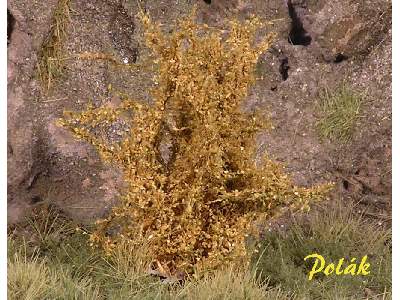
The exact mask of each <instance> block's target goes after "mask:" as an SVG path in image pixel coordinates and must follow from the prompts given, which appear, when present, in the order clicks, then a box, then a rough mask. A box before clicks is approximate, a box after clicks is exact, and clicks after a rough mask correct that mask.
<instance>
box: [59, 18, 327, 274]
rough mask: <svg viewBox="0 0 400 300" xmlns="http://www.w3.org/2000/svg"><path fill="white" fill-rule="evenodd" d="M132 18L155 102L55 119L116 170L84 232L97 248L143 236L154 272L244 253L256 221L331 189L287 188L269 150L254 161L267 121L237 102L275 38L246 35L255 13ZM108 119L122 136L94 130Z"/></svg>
mask: <svg viewBox="0 0 400 300" xmlns="http://www.w3.org/2000/svg"><path fill="white" fill-rule="evenodd" d="M140 19H141V20H142V25H143V28H144V32H145V34H144V37H145V42H146V45H147V47H148V48H149V49H150V50H151V58H152V59H151V61H153V62H154V64H155V66H156V70H157V76H156V77H155V78H154V89H153V90H152V91H151V95H152V98H153V100H154V101H153V103H152V104H144V102H143V101H136V100H132V99H124V100H123V101H122V102H121V104H120V105H119V106H118V107H110V106H102V107H98V108H95V107H93V106H89V107H88V109H87V110H86V111H84V112H80V113H75V112H66V113H65V117H64V119H63V120H61V121H60V123H61V125H63V126H65V127H67V128H69V129H70V130H72V132H73V133H74V134H75V135H76V136H77V137H78V138H80V139H83V140H86V141H88V142H89V143H91V144H92V145H94V146H95V147H96V149H97V150H98V152H99V153H100V155H101V157H102V158H103V159H104V160H105V161H107V162H112V163H113V164H117V165H118V166H120V167H121V168H122V169H123V172H124V179H125V181H126V186H125V187H124V188H125V191H124V195H123V197H122V198H121V199H120V202H119V205H117V206H115V207H114V208H113V209H112V211H111V212H110V214H109V216H108V217H107V218H106V219H103V220H99V221H98V222H97V225H96V230H95V231H94V232H93V233H92V234H91V241H92V243H93V244H94V245H99V246H101V247H103V248H104V249H105V250H106V251H107V252H112V251H113V249H115V248H116V247H117V245H118V244H120V243H126V242H129V243H132V244H135V243H143V241H146V243H148V248H149V251H150V255H151V257H153V258H154V266H153V268H155V269H157V270H158V272H160V273H162V274H168V275H172V274H183V273H191V272H193V271H194V270H204V269H205V268H214V267H216V266H218V265H221V264H223V263H226V262H228V261H230V260H232V259H235V258H239V257H243V256H244V255H245V253H246V251H245V250H246V249H245V237H246V235H247V234H249V232H250V230H251V228H252V225H254V222H255V221H256V220H257V219H258V218H261V219H264V220H265V219H269V218H273V217H274V216H277V215H278V214H280V213H281V212H282V209H305V208H308V205H309V203H310V202H311V201H317V200H319V199H321V198H322V197H323V195H324V194H325V192H326V191H327V189H328V188H329V186H328V185H323V186H318V187H313V188H300V187H296V186H294V185H293V183H292V182H291V180H290V178H289V176H288V175H287V174H285V172H284V171H283V169H282V167H281V166H280V165H279V164H278V163H276V162H273V161H272V160H271V159H269V158H268V157H267V156H264V157H263V158H262V159H261V163H259V164H257V165H256V163H255V149H256V142H255V138H256V135H257V133H259V132H260V130H264V129H267V128H268V127H269V125H268V122H266V120H267V118H266V117H264V116H263V115H262V114H261V113H252V114H248V113H247V114H246V113H243V109H242V108H243V107H242V105H243V101H244V100H245V98H246V95H247V93H248V90H249V87H250V86H251V85H252V84H253V83H254V81H255V78H254V75H253V69H254V67H255V65H256V62H257V60H258V57H259V56H260V54H262V53H263V52H265V51H266V50H267V49H268V47H269V45H270V43H271V41H272V38H273V35H272V34H270V35H268V36H266V37H265V38H264V39H263V40H262V41H260V42H258V43H256V41H255V36H256V32H257V30H259V29H260V28H261V27H262V24H261V22H260V21H259V20H258V19H256V18H252V19H250V20H247V21H245V22H242V23H240V22H238V21H231V22H230V23H229V30H227V31H221V30H218V29H215V28H209V27H208V26H206V25H204V24H198V23H196V21H195V18H194V14H192V15H191V16H189V17H187V18H184V19H182V20H180V21H179V22H178V24H177V26H176V28H175V29H174V30H173V31H170V32H169V33H168V32H165V30H163V28H162V26H161V25H160V24H155V23H154V22H153V21H152V20H151V19H150V18H149V17H148V16H147V15H144V14H141V15H140ZM115 123H119V124H123V126H125V127H126V128H128V133H127V134H126V135H125V136H124V137H123V138H122V139H119V140H118V139H117V140H116V139H111V141H110V139H109V138H107V135H105V134H103V133H104V132H105V130H102V128H103V129H104V128H106V127H107V126H109V125H110V124H115Z"/></svg>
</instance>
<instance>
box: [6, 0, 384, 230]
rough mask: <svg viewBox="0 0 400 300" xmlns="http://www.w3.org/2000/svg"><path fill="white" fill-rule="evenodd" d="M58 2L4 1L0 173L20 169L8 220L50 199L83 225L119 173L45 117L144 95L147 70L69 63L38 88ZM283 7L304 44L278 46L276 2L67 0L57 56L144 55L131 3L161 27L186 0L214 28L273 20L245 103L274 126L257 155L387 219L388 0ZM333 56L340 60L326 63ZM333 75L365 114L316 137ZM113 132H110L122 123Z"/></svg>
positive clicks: (301, 181)
mask: <svg viewBox="0 0 400 300" xmlns="http://www.w3.org/2000/svg"><path fill="white" fill-rule="evenodd" d="M56 2H57V1H45V2H43V1H42V2H40V1H25V0H14V1H9V4H8V8H9V9H10V11H11V13H12V14H13V15H14V17H15V18H16V25H15V29H14V31H13V33H12V35H11V42H10V45H9V48H8V60H9V65H8V74H9V75H8V79H9V81H8V90H9V92H8V93H9V97H8V105H9V117H8V120H9V125H8V131H9V145H8V146H9V158H8V161H9V163H8V165H9V166H8V168H9V173H10V174H11V175H13V174H19V175H21V176H22V177H21V176H20V177H21V178H22V179H18V180H17V179H15V180H14V181H12V180H11V179H9V183H8V186H9V199H8V201H9V202H8V206H9V208H8V214H9V222H10V224H11V223H15V222H17V221H18V220H20V218H21V216H22V215H23V213H22V212H21V210H23V209H22V208H21V207H23V208H27V209H28V210H29V208H30V207H32V206H35V205H37V203H43V202H45V203H47V202H51V203H54V204H56V206H58V207H60V208H61V209H62V210H63V212H64V213H66V214H67V215H69V216H71V217H72V218H74V219H76V220H79V221H81V222H85V223H86V222H91V221H92V220H94V219H95V218H98V217H99V216H102V215H104V214H105V213H106V211H107V210H108V209H109V208H110V207H111V206H112V204H113V203H114V201H115V199H116V198H117V195H118V186H119V185H120V184H119V183H120V181H119V180H120V174H119V171H118V170H115V169H113V168H112V166H104V165H103V164H102V163H101V162H100V160H99V158H98V156H97V154H96V153H95V151H94V150H93V149H92V148H91V147H89V146H87V145H85V144H84V143H81V142H77V141H75V140H74V139H73V138H72V137H71V136H70V135H69V133H67V132H65V131H63V130H62V129H60V128H58V127H57V126H55V124H54V122H55V120H57V119H58V118H60V117H61V116H62V112H63V111H64V110H82V109H83V108H84V107H85V105H86V104H87V103H88V102H89V101H90V102H93V103H94V104H95V105H100V104H104V103H107V102H110V101H115V97H116V96H115V91H120V92H124V93H127V94H129V95H131V96H132V97H134V98H136V99H143V100H145V101H149V95H148V93H147V91H148V88H149V87H150V86H151V84H152V83H151V77H150V76H149V74H142V73H140V72H135V71H132V70H128V69H123V68H117V67H115V66H112V65H110V64H109V63H106V62H103V61H89V60H77V59H67V60H66V66H65V70H64V75H63V76H62V78H60V79H59V80H58V82H56V83H55V85H54V88H53V89H52V90H51V91H50V92H49V93H46V92H44V91H43V89H42V88H41V86H40V83H39V82H38V79H37V76H36V75H35V66H36V61H37V54H38V53H39V51H40V47H41V45H42V43H43V40H44V38H45V37H46V35H47V34H48V33H49V31H50V27H51V24H52V14H53V12H54V8H55V6H56ZM367 2H368V3H367ZM292 3H293V5H294V7H295V10H296V12H297V15H298V18H299V19H300V20H301V22H302V24H303V27H304V29H305V30H306V31H307V33H308V35H309V36H310V37H311V38H312V41H311V44H310V45H308V46H303V45H293V44H291V43H290V42H289V41H288V34H289V31H290V29H291V19H290V18H289V14H288V7H287V6H286V4H285V1H283V0H275V1H264V0H262V1H261V0H255V1H247V0H237V1H223V0H220V1H218V0H215V1H214V0H213V1H212V4H211V5H207V4H205V3H204V2H203V1H200V0H198V1H194V0H176V1H163V0H158V1H146V0H142V1H137V2H136V1H117V0H108V1H107V0H91V1H83V0H71V14H70V24H69V25H68V27H67V32H68V35H67V40H66V41H65V56H66V57H72V56H73V55H74V54H78V53H82V52H84V51H90V52H101V53H110V54H112V55H114V56H116V57H119V58H120V59H121V61H124V60H125V61H127V62H129V63H134V62H135V61H138V62H140V60H141V58H142V57H143V56H144V53H145V51H146V50H145V49H144V48H143V47H142V45H141V44H140V39H139V36H140V34H141V29H140V26H139V24H137V23H138V22H137V21H136V17H135V15H136V14H137V13H138V11H139V10H138V4H140V5H141V7H142V8H143V9H145V10H146V11H147V12H149V14H150V15H151V16H152V17H153V18H154V19H156V20H158V21H159V22H161V23H162V24H164V25H165V27H166V28H169V27H171V26H172V25H173V23H174V20H176V19H179V17H180V16H182V15H183V14H186V13H187V12H189V11H190V10H191V9H192V7H193V5H194V4H197V5H198V9H199V10H198V20H199V21H200V22H206V23H208V24H210V25H212V26H219V27H223V26H224V21H223V20H224V18H226V17H239V18H242V19H244V18H246V17H248V16H249V15H251V14H256V15H258V16H260V17H261V18H263V19H266V20H274V23H273V25H271V26H270V30H271V31H275V32H277V33H278V36H277V39H276V41H275V42H274V45H273V46H272V48H271V49H270V50H269V51H268V52H267V53H265V54H263V56H262V57H261V59H260V61H259V64H258V66H257V76H258V77H259V79H258V80H257V83H256V85H255V86H254V87H253V88H252V89H251V91H250V93H249V96H248V101H247V103H246V109H252V108H256V107H257V108H260V107H261V108H263V109H266V110H268V112H270V114H271V119H272V121H273V124H274V127H275V129H274V130H272V131H270V132H268V133H263V134H260V137H259V141H258V143H259V151H260V152H264V151H267V153H269V154H270V155H271V156H273V157H274V158H275V159H276V160H278V161H281V162H283V163H284V164H285V166H286V168H287V170H288V171H289V172H290V173H291V174H292V175H293V177H294V180H295V183H296V184H298V185H305V186H309V185H313V184H316V183H322V182H326V181H334V182H336V183H337V187H336V189H335V192H334V193H333V196H334V197H339V198H343V199H344V201H355V202H357V203H359V204H360V205H362V206H363V207H368V213H369V214H370V215H373V216H377V217H379V218H382V219H383V220H387V221H390V219H391V3H390V1H385V0H370V1H356V0H340V1H338V0H332V1H325V0H321V1H312V0H308V1H295V0H293V1H292ZM25 44H27V45H28V46H25ZM339 53H341V54H343V55H344V56H346V57H347V59H345V60H343V61H341V62H337V63H335V62H334V60H335V58H336V56H337V54H339ZM285 59H287V66H289V69H288V70H287V71H288V78H287V79H286V80H283V78H282V75H281V73H280V69H282V62H284V61H285ZM342 80H344V81H346V82H347V83H348V84H350V86H351V87H352V88H353V89H354V90H358V91H368V92H367V93H366V99H365V102H364V105H363V111H362V115H363V117H362V118H361V119H360V121H359V123H358V124H357V127H356V129H355V135H354V137H353V139H352V141H351V142H350V143H348V144H346V145H340V144H338V143H335V142H328V141H321V140H320V139H319V138H318V135H317V132H316V126H315V123H316V120H317V115H316V109H315V106H316V103H317V101H318V94H319V93H320V92H321V91H322V90H323V89H324V88H325V87H329V88H332V89H333V88H335V87H337V86H338V85H339V83H340V81H342ZM110 84H111V86H112V87H113V90H112V91H110V90H109V89H108V86H109V85H110ZM21 122H22V123H21ZM21 124H24V125H23V126H21ZM21 127H22V128H25V129H20V128H21ZM26 128H28V129H29V130H27V129H26ZM115 130H116V134H118V130H121V129H120V128H116V129H115ZM10 133H11V134H10ZM18 147H20V148H21V149H20V150H18V149H19V148H18ZM10 149H11V150H10ZM15 149H17V150H18V151H17V150H15ZM28 150H29V151H28ZM27 153H28V154H27ZM21 157H23V158H25V159H21ZM11 175H9V176H11ZM15 177H16V178H17V177H18V176H16V175H15ZM12 178H14V177H12Z"/></svg>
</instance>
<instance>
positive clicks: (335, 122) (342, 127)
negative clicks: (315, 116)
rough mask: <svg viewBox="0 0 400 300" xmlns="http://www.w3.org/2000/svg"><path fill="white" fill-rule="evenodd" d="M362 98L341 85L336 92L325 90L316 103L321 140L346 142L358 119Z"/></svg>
mask: <svg viewBox="0 0 400 300" xmlns="http://www.w3.org/2000/svg"><path fill="white" fill-rule="evenodd" d="M361 104H362V96H361V95H359V94H358V93H356V92H354V91H353V90H351V89H350V88H349V87H348V86H346V85H344V84H342V85H341V86H340V87H339V88H338V89H337V90H335V91H330V90H325V92H324V93H323V95H322V96H321V97H320V99H319V102H318V111H319V114H320V119H319V121H318V123H317V129H318V133H319V135H320V136H321V138H326V139H330V140H334V141H338V142H341V143H346V142H348V141H349V140H350V139H351V137H352V135H353V131H354V127H355V125H356V123H357V120H358V118H359V117H360V110H361Z"/></svg>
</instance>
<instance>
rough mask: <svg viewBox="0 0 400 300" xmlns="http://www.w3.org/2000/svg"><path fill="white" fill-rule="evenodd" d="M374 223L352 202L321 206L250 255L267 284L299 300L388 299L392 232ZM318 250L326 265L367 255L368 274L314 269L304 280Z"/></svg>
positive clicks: (270, 234)
mask: <svg viewBox="0 0 400 300" xmlns="http://www.w3.org/2000/svg"><path fill="white" fill-rule="evenodd" d="M377 223H378V222H377V221H376V222H375V221H371V220H368V219H365V218H364V217H362V215H356V214H355V210H354V209H353V208H352V207H351V206H345V207H339V208H337V207H334V208H333V209H332V208H331V207H329V208H325V209H324V210H322V211H320V212H318V213H317V214H314V215H312V216H311V218H310V219H308V220H303V221H300V220H295V221H294V224H293V225H291V226H290V228H289V229H288V230H287V231H282V232H271V233H268V234H267V235H266V238H265V240H264V241H263V242H262V244H261V248H260V252H259V253H260V254H259V255H257V256H254V258H253V263H254V264H256V267H257V270H258V271H257V272H258V274H259V276H261V278H262V279H264V280H268V282H269V284H270V285H271V286H275V287H279V288H280V289H281V290H282V291H287V292H288V291H290V292H294V293H295V294H296V295H297V297H298V298H300V299H365V298H368V297H375V298H374V299H388V298H390V295H391V231H390V230H388V229H385V228H383V227H382V226H378V224H377ZM313 253H318V254H320V255H322V256H323V257H324V258H325V260H326V265H327V264H329V263H331V262H333V263H335V265H336V264H337V263H338V261H339V259H340V258H345V263H344V267H343V269H344V268H345V265H346V266H347V265H348V264H349V262H350V260H351V258H353V257H355V258H357V262H359V261H360V259H361V258H362V257H363V256H364V255H367V256H368V261H369V263H370V264H371V267H370V271H371V273H370V274H369V275H367V276H351V275H340V276H337V275H335V274H332V275H330V276H325V275H324V274H322V273H317V276H316V277H315V279H312V280H311V281H309V280H308V278H307V276H308V272H309V271H310V270H311V269H312V266H313V263H314V261H313V260H310V261H304V257H306V256H307V255H309V254H313Z"/></svg>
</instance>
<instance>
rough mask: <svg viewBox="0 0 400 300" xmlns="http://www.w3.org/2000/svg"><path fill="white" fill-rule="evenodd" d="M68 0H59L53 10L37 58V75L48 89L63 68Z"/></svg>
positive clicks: (68, 17) (67, 21)
mask: <svg viewBox="0 0 400 300" xmlns="http://www.w3.org/2000/svg"><path fill="white" fill-rule="evenodd" d="M69 12H70V0H59V1H58V4H57V7H56V9H55V11H54V16H53V22H52V25H51V29H50V33H49V35H48V37H47V38H46V40H45V41H44V43H43V45H42V48H41V51H40V53H39V60H38V66H37V70H38V75H39V78H40V81H41V82H42V84H43V86H44V87H45V89H46V90H47V91H48V90H50V88H51V87H52V85H53V82H54V81H55V80H56V79H57V78H58V77H60V76H61V75H62V73H63V69H64V60H65V57H64V55H63V53H64V43H65V40H66V37H67V26H68V23H69V21H70V16H69Z"/></svg>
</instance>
